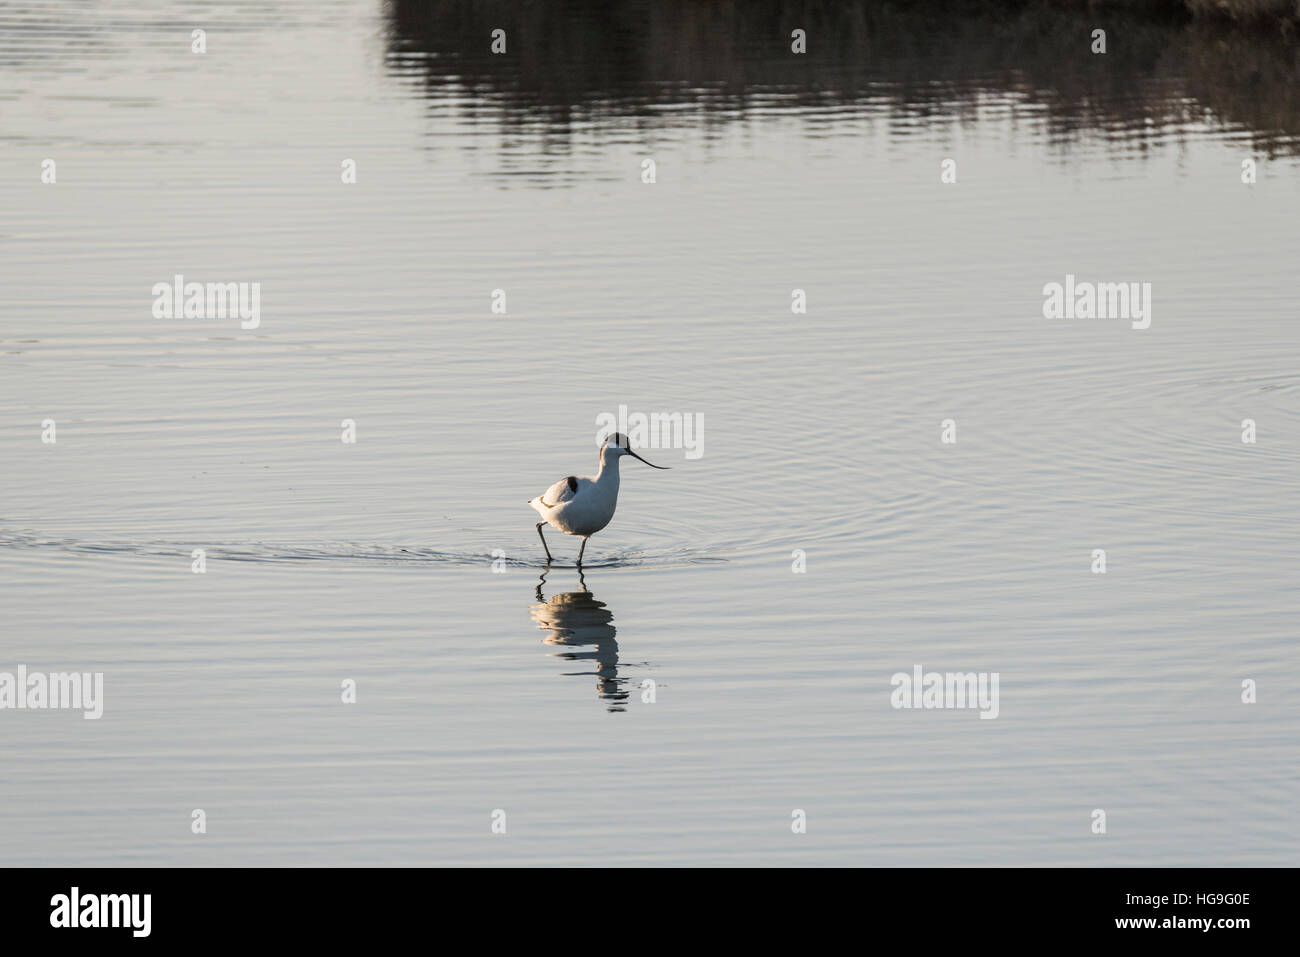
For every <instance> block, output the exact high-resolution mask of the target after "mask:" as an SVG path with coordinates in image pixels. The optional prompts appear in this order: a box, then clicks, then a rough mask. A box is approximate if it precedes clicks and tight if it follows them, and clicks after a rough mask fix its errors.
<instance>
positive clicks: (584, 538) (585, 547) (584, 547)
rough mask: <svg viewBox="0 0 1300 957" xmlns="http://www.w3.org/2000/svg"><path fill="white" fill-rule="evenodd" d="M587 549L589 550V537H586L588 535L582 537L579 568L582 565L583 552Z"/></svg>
mask: <svg viewBox="0 0 1300 957" xmlns="http://www.w3.org/2000/svg"><path fill="white" fill-rule="evenodd" d="M586 550H587V539H586V537H585V536H584V537H583V539H582V547H581V548H580V549H578V567H579V568H581V567H582V553H583V552H585V551H586Z"/></svg>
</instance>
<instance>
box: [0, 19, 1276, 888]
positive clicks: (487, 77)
mask: <svg viewBox="0 0 1300 957" xmlns="http://www.w3.org/2000/svg"><path fill="white" fill-rule="evenodd" d="M548 11H549V12H546V13H542V12H541V11H540V10H539V11H538V12H535V13H527V12H523V13H521V12H519V11H518V10H516V8H515V5H514V4H493V3H487V4H475V5H464V4H453V3H441V4H440V3H433V4H416V3H406V2H393V3H377V2H375V0H342V2H333V3H322V2H310V3H308V2H281V3H271V4H229V5H221V6H220V7H208V6H203V7H202V8H200V7H198V6H192V5H190V4H185V3H179V2H156V3H155V2H144V0H136V2H134V3H131V4H93V5H87V4H83V3H71V2H50V3H42V4H40V5H28V4H24V3H19V4H3V5H0V263H2V264H3V283H2V284H0V603H2V604H0V607H2V608H3V612H2V617H3V625H2V626H0V670H13V669H14V668H15V667H16V666H17V665H19V664H25V665H27V666H28V667H29V668H30V669H32V670H47V671H59V670H76V671H102V672H104V674H105V695H106V702H105V713H104V717H103V718H102V719H101V720H99V721H83V720H82V719H81V717H80V716H79V715H78V714H75V713H70V712H57V711H51V712H5V713H3V714H0V742H2V744H0V747H2V748H3V752H2V754H3V766H4V771H3V782H4V783H3V797H4V800H3V801H0V848H3V851H2V852H0V853H2V854H3V860H4V863H7V864H71V863H76V864H95V865H107V864H113V863H127V864H180V865H189V864H193V865H201V864H221V865H226V864H309V865H316V864H337V863H346V864H385V863H394V864H504V863H525V864H538V863H558V864H616V865H621V864H638V863H642V864H645V863H649V864H701V863H730V864H763V863H780V864H893V865H912V864H915V865H931V864H962V865H966V864H1020V865H1031V864H1049V865H1064V864H1098V865H1102V864H1110V865H1114V864H1119V865H1146V864H1174V865H1194V864H1195V865H1228V864H1265V865H1279V864H1293V863H1294V862H1295V860H1296V855H1297V851H1300V820H1298V817H1300V815H1298V814H1297V806H1300V805H1298V803H1297V785H1298V784H1300V781H1298V776H1297V757H1298V756H1300V755H1298V754H1297V736H1298V734H1300V706H1298V705H1297V703H1296V700H1297V699H1296V697H1295V696H1294V695H1293V694H1292V693H1291V692H1292V690H1293V689H1294V688H1295V687H1297V684H1298V683H1300V661H1298V660H1297V653H1296V623H1297V616H1298V614H1300V591H1298V590H1297V588H1296V581H1297V569H1298V567H1300V544H1298V543H1297V536H1296V516H1297V513H1298V510H1300V332H1298V331H1297V315H1296V300H1295V296H1294V276H1295V270H1296V263H1297V261H1300V241H1298V238H1300V231H1298V230H1297V226H1296V224H1297V221H1300V177H1298V176H1297V173H1300V162H1298V161H1297V144H1300V136H1298V134H1300V107H1297V105H1296V97H1295V90H1296V89H1297V85H1296V81H1297V73H1298V72H1300V71H1298V68H1297V55H1296V52H1295V48H1294V47H1291V46H1287V45H1285V44H1284V43H1281V42H1279V41H1275V40H1273V39H1271V38H1266V37H1260V36H1252V35H1239V34H1236V33H1231V32H1228V33H1226V34H1225V33H1224V31H1223V29H1222V28H1216V29H1215V30H1209V29H1207V28H1204V27H1200V26H1195V25H1188V24H1184V23H1180V22H1177V21H1173V22H1164V21H1148V20H1124V19H1121V20H1115V21H1113V22H1112V23H1111V31H1110V44H1111V53H1109V54H1107V56H1106V57H1104V58H1103V57H1094V56H1092V55H1091V54H1089V53H1088V52H1087V44H1086V40H1080V39H1078V37H1084V38H1086V37H1087V35H1088V32H1089V31H1090V29H1091V26H1092V21H1091V19H1089V18H1076V17H1074V16H1073V15H1072V14H1069V13H1062V12H1059V11H1058V12H1050V13H1031V12H1024V13H1018V14H1004V15H997V14H993V13H986V14H982V15H979V16H977V17H975V18H972V19H958V20H951V19H950V17H949V16H948V15H945V14H939V13H936V12H935V11H934V10H924V11H921V12H917V11H916V10H909V9H893V8H891V7H889V6H883V7H882V6H876V5H862V6H855V5H853V4H849V5H843V4H826V5H821V4H816V3H814V4H811V5H805V4H800V5H797V7H792V8H791V9H786V8H785V7H783V5H781V4H778V3H771V4H759V5H755V6H754V7H753V8H751V10H750V11H748V13H746V14H741V13H738V12H736V10H735V8H733V7H731V6H730V5H713V4H707V3H706V4H698V3H691V4H687V3H677V4H674V3H669V4H648V3H647V4H642V3H635V2H630V3H615V4H585V3H571V4H561V5H558V6H557V7H554V8H551V7H549V6H548ZM794 26H804V27H805V28H806V29H808V31H809V36H810V52H809V55H808V56H807V57H805V58H802V59H800V58H796V57H792V56H791V55H790V54H789V53H788V52H787V51H788V39H783V38H788V36H789V31H790V29H791V28H792V27H794ZM196 27H202V28H204V29H206V31H207V49H208V52H207V53H206V54H204V55H201V56H200V55H196V54H193V53H191V52H190V32H191V30H192V29H194V28H196ZM496 27H502V28H504V29H506V30H507V31H508V36H509V51H510V52H509V54H508V56H507V57H505V58H501V57H492V56H490V55H489V54H488V42H489V41H488V37H489V34H490V32H491V30H492V29H494V28H496ZM646 157H652V158H653V159H654V160H655V162H656V164H657V182H656V183H655V184H653V185H646V184H644V183H642V182H641V179H640V174H641V162H642V160H643V159H644V158H646ZM946 157H953V158H955V159H956V160H957V162H958V182H957V184H955V185H943V184H941V183H940V182H939V164H940V162H941V160H942V159H944V158H946ZM1246 157H1254V158H1255V159H1256V160H1257V161H1258V180H1259V181H1258V183H1257V184H1256V185H1254V186H1251V187H1248V186H1245V185H1243V184H1242V183H1241V181H1240V170H1241V161H1242V159H1244V158H1246ZM46 158H53V159H54V160H56V162H57V183H56V184H52V185H50V184H42V183H41V182H40V168H41V163H42V161H43V160H44V159H46ZM344 159H354V160H355V161H356V164H357V182H356V184H355V185H344V184H342V183H341V182H340V164H341V163H342V161H343V160H344ZM177 273H181V274H183V275H185V276H186V278H187V279H193V280H198V281H256V282H260V283H261V288H262V316H261V326H260V327H259V328H258V329H256V330H250V331H244V330H241V329H240V328H239V325H238V323H237V321H234V320H218V319H204V320H196V319H191V320H182V319H177V320H165V319H164V320H160V319H155V318H154V317H153V315H152V314H151V306H152V301H153V297H152V294H151V287H152V286H153V284H154V283H156V282H159V281H169V280H170V279H171V277H172V276H173V275H175V274H177ZM1067 273H1074V274H1077V275H1078V276H1079V277H1080V279H1089V280H1095V281H1142V282H1150V283H1151V284H1152V287H1153V300H1154V304H1153V319H1152V324H1151V327H1150V328H1149V329H1146V330H1133V329H1131V328H1130V327H1129V324H1128V323H1127V322H1122V321H1113V320H1091V321H1088V320H1075V321H1065V320H1062V321H1049V320H1046V319H1044V318H1043V317H1042V311H1041V310H1042V287H1043V285H1044V284H1045V283H1048V282H1052V281H1062V280H1063V279H1064V276H1065V275H1066V274H1067ZM795 288H800V289H804V290H806V291H807V296H808V313H807V315H792V313H791V309H790V296H791V290H792V289H795ZM494 289H504V290H505V291H506V293H507V296H508V313H507V314H505V315H494V314H492V313H491V311H490V308H489V307H490V297H491V295H492V291H493V290H494ZM620 404H622V405H626V406H627V407H628V408H629V409H631V410H641V411H646V412H650V411H665V412H681V413H684V414H695V413H698V414H700V415H702V416H703V419H704V446H703V451H704V454H703V456H702V457H700V458H698V459H688V458H686V456H685V455H684V454H683V452H682V451H680V450H660V451H658V452H657V453H656V454H649V453H647V456H648V457H649V458H650V459H651V460H652V461H655V462H657V463H658V464H665V465H670V466H672V467H673V470H672V471H670V472H655V471H652V470H650V469H646V468H644V467H642V466H640V465H638V464H637V463H635V462H630V463H628V464H627V465H626V466H625V467H624V469H623V489H622V499H621V501H620V511H619V513H618V517H617V518H616V520H615V521H614V523H613V524H612V525H611V526H610V527H609V528H608V529H606V530H605V531H604V532H602V533H601V534H600V535H598V536H597V537H595V538H594V539H593V540H592V543H591V546H590V547H589V548H588V558H589V559H590V565H589V567H588V568H587V569H586V572H585V575H584V576H583V577H582V579H580V578H579V576H578V575H577V573H576V572H575V571H574V570H573V569H572V568H567V567H561V568H555V569H553V570H551V571H550V572H549V573H548V574H546V575H544V576H543V574H542V573H543V571H544V569H543V565H542V561H541V560H542V558H543V556H542V552H541V547H540V543H538V541H537V538H536V535H535V533H534V531H533V523H534V516H533V513H532V512H531V510H529V509H528V508H527V506H526V505H525V504H524V503H525V501H526V500H527V499H529V498H531V497H532V496H534V495H536V494H538V493H540V492H541V491H543V490H544V489H545V488H546V486H548V485H549V484H550V483H551V482H552V481H554V480H556V479H558V478H560V477H563V476H565V475H568V474H571V473H578V474H582V473H587V472H592V471H594V469H595V466H596V450H595V446H594V444H593V442H594V434H595V429H596V416H597V415H598V414H599V413H601V412H616V411H617V409H618V407H619V405H620ZM47 418H52V419H54V420H56V422H57V430H58V431H57V436H58V441H57V444H55V445H47V444H42V442H41V441H40V434H41V422H42V420H44V419H47ZM346 418H350V419H354V420H355V421H356V423H357V435H358V440H357V442H356V444H355V445H345V444H343V443H342V442H341V441H340V422H341V421H342V420H343V419H346ZM947 418H952V419H955V420H956V422H957V424H958V425H957V428H958V442H957V444H955V445H943V444H941V443H940V441H939V435H940V423H941V422H942V421H943V420H944V419H947ZM1244 418H1252V419H1254V420H1255V421H1256V422H1257V423H1258V434H1259V441H1258V443H1257V444H1255V445H1243V444H1242V442H1241V438H1240V433H1241V421H1242V419H1244ZM194 548H204V549H206V550H207V554H208V565H207V572H206V574H203V575H195V574H192V573H191V571H190V563H191V558H190V554H191V550H192V549H194ZM552 548H553V550H555V551H556V552H557V557H559V558H561V559H562V560H563V562H564V564H571V562H572V558H573V556H574V555H575V554H576V550H577V541H576V540H574V539H560V538H559V537H557V536H552ZM1094 548H1104V549H1106V551H1107V556H1108V571H1107V574H1105V575H1104V576H1102V575H1094V574H1092V573H1091V572H1090V565H1091V561H1092V559H1091V555H1092V550H1093V549H1094ZM497 549H499V550H501V551H502V552H504V553H505V555H506V556H507V563H506V570H505V571H504V573H494V572H493V570H492V568H493V566H492V553H493V551H494V550H497ZM797 549H802V550H803V551H804V552H805V553H806V556H807V571H806V573H804V574H794V573H792V571H791V562H792V553H793V552H794V551H795V550H797ZM915 664H921V665H923V666H924V667H925V668H927V669H935V670H942V671H989V672H992V671H996V672H999V674H1000V676H1001V708H1000V711H1001V713H1000V716H999V717H998V719H997V720H995V721H981V720H978V718H977V716H976V714H975V713H973V712H971V711H948V712H916V711H896V710H894V709H893V708H891V707H890V704H889V692H890V690H891V689H890V676H891V675H892V674H894V673H895V672H898V671H910V670H911V669H912V667H913V665H915ZM345 678H351V679H354V680H355V681H356V682H357V686H358V702H357V704H356V705H355V706H344V705H342V704H341V703H340V701H339V687H340V682H342V681H343V679H345ZM647 678H648V679H653V681H654V682H655V684H656V688H657V700H656V701H655V702H654V703H646V702H644V701H643V700H642V692H641V684H642V682H643V681H644V680H645V679H647ZM1245 678H1252V679H1255V680H1256V681H1257V682H1258V685H1259V701H1258V703H1257V704H1255V705H1253V706H1246V705H1243V704H1241V703H1240V701H1239V696H1240V686H1241V681H1242V680H1243V679H1245ZM194 808H203V809H204V810H205V811H206V813H207V816H208V833H207V834H206V835H204V836H201V837H200V836H195V835H192V834H191V833H190V826H189V825H190V812H191V810H192V809H194ZM498 808H500V809H504V810H506V812H507V814H508V821H509V833H508V835H506V836H504V837H502V836H493V835H492V834H491V833H490V832H489V824H490V817H489V816H490V814H491V812H492V811H493V810H494V809H498ZM794 808H801V809H804V810H805V811H806V812H807V814H808V820H809V826H808V833H807V834H805V835H801V836H795V835H792V834H791V832H790V815H791V811H792V809H794ZM1094 808H1104V809H1106V811H1107V814H1108V816H1109V822H1108V823H1109V833H1108V834H1107V835H1106V836H1105V837H1097V836H1094V835H1092V834H1091V833H1090V830H1089V824H1090V817H1089V815H1090V813H1091V811H1092V809H1094Z"/></svg>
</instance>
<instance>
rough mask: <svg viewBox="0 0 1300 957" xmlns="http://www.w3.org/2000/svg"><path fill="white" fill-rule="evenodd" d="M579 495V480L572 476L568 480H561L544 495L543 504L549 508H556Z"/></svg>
mask: <svg viewBox="0 0 1300 957" xmlns="http://www.w3.org/2000/svg"><path fill="white" fill-rule="evenodd" d="M577 493H578V479H577V477H576V476H573V475H570V476H569V477H568V478H563V479H560V480H559V481H558V482H556V483H555V484H554V485H552V486H551V487H550V488H548V489H547V490H546V491H545V492H544V493H543V494H542V504H543V505H545V506H546V507H547V508H554V507H555V506H557V505H561V504H563V503H564V502H567V501H568V500H569V499H571V498H573V496H574V495H576V494H577Z"/></svg>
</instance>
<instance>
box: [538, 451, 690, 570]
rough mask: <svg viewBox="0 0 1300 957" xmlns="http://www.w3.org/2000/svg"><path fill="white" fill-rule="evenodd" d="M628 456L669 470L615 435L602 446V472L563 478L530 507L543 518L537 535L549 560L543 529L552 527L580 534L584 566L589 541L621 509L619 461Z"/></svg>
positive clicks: (579, 563)
mask: <svg viewBox="0 0 1300 957" xmlns="http://www.w3.org/2000/svg"><path fill="white" fill-rule="evenodd" d="M625 455H630V456H632V458H634V459H636V460H638V461H640V462H645V464H646V465H649V466H650V467H651V468H652V469H667V468H668V466H666V465H655V464H654V463H653V462H646V460H645V459H643V458H641V456H639V455H637V454H636V453H635V452H633V451H632V446H631V443H629V442H628V439H627V436H626V435H624V434H622V433H621V432H615V433H614V434H613V435H611V436H610V437H609V438H607V439H606V440H605V444H604V445H602V446H601V447H600V471H599V472H597V473H596V474H595V475H594V476H593V475H570V476H569V477H568V478H564V479H560V481H558V482H556V483H555V484H554V485H552V486H551V487H550V488H548V489H547V490H546V491H545V492H543V493H542V494H541V495H539V496H537V498H535V499H533V500H532V501H530V502H529V503H528V504H529V505H531V506H532V507H533V508H534V509H536V510H537V514H538V515H540V516H542V519H543V520H542V521H540V522H538V523H537V534H538V536H539V537H540V538H541V540H542V548H544V549H546V561H547V563H548V564H549V563H550V562H552V561H554V559H552V558H551V550H550V548H548V547H547V545H546V536H545V535H543V534H542V526H543V525H546V524H549V525H550V526H551V527H552V528H554V529H557V530H559V531H561V532H564V534H566V535H581V536H582V548H580V549H578V567H579V568H581V567H582V553H583V552H585V551H586V550H587V539H589V538H590V537H591V536H592V535H595V534H596V533H597V532H599V531H600V530H601V529H602V528H604V527H605V526H606V525H608V524H609V521H610V519H612V518H613V517H614V509H615V508H617V507H618V460H619V459H621V458H622V457H623V456H625Z"/></svg>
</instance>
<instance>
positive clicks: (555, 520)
mask: <svg viewBox="0 0 1300 957" xmlns="http://www.w3.org/2000/svg"><path fill="white" fill-rule="evenodd" d="M552 474H554V473H552ZM528 504H529V505H531V506H532V507H533V509H534V510H536V512H537V514H538V515H540V516H542V518H544V519H546V521H547V523H548V524H549V525H550V526H551V527H552V528H554V529H557V530H559V531H561V532H564V534H566V535H582V536H587V535H594V534H596V533H597V532H599V531H600V530H601V529H602V528H604V527H605V526H606V525H608V524H609V522H610V519H612V518H613V517H614V509H616V508H617V507H618V456H614V455H611V456H609V457H608V458H606V456H605V455H604V452H603V450H602V453H601V456H600V471H599V472H597V473H596V474H595V475H574V476H571V477H570V478H564V479H560V480H559V481H558V482H556V483H555V484H554V485H552V486H551V487H550V488H548V489H547V490H546V491H545V492H544V493H542V494H541V495H539V496H537V498H535V499H533V500H532V501H531V502H529V503H528Z"/></svg>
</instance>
